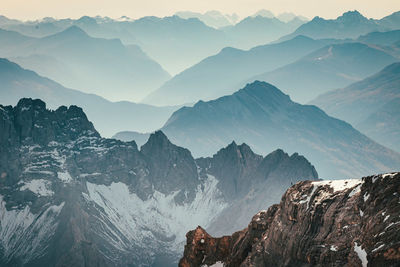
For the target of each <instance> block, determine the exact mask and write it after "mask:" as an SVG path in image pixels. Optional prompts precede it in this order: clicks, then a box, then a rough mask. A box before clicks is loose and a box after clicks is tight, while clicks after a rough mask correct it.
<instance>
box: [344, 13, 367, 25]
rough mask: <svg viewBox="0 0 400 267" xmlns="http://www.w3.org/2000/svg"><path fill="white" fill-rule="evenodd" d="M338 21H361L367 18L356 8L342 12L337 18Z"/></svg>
mask: <svg viewBox="0 0 400 267" xmlns="http://www.w3.org/2000/svg"><path fill="white" fill-rule="evenodd" d="M337 20H338V21H342V22H345V23H346V22H353V23H354V22H361V21H366V20H368V19H367V18H366V17H364V16H363V15H362V14H361V13H360V12H358V11H357V10H353V11H347V12H345V13H343V15H342V16H340V17H338V18H337Z"/></svg>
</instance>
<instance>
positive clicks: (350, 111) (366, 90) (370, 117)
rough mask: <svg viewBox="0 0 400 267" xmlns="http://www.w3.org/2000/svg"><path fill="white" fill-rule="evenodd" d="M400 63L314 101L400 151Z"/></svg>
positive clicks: (328, 111)
mask: <svg viewBox="0 0 400 267" xmlns="http://www.w3.org/2000/svg"><path fill="white" fill-rule="evenodd" d="M399 88H400V63H394V64H392V65H390V66H388V67H386V68H384V69H383V70H381V71H380V72H378V73H377V74H375V75H372V76H371V77H368V78H366V79H364V80H362V81H360V82H357V83H354V84H352V85H350V86H348V87H346V88H343V89H337V90H334V91H331V92H328V93H326V94H323V95H321V96H319V97H317V98H316V99H314V100H313V101H312V102H311V103H312V104H314V105H317V106H319V107H321V108H322V109H323V110H325V111H326V112H327V113H328V114H330V115H332V116H335V117H337V118H340V119H343V120H346V121H348V122H350V123H351V124H352V125H354V126H355V127H356V128H357V129H360V130H361V131H362V132H363V133H365V134H366V135H367V136H370V137H371V138H373V139H374V140H376V141H378V142H380V143H381V144H384V145H386V146H387V147H390V148H392V149H395V150H397V151H400V145H399V144H400V139H399V135H400V128H399V123H398V118H399V116H398V114H399V99H400V90H399Z"/></svg>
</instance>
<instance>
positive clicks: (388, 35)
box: [357, 30, 400, 46]
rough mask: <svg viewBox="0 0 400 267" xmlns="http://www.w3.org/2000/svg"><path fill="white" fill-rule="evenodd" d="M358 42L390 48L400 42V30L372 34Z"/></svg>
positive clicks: (364, 36) (362, 37)
mask: <svg viewBox="0 0 400 267" xmlns="http://www.w3.org/2000/svg"><path fill="white" fill-rule="evenodd" d="M357 41H358V42H361V43H367V44H375V45H385V46H390V45H392V44H394V43H396V42H398V41H400V30H395V31H387V32H371V33H368V34H366V35H362V36H360V37H358V38H357Z"/></svg>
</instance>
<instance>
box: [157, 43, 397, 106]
mask: <svg viewBox="0 0 400 267" xmlns="http://www.w3.org/2000/svg"><path fill="white" fill-rule="evenodd" d="M397 60H398V59H397V58H395V57H393V56H391V55H389V54H387V53H385V52H384V51H382V49H379V48H375V47H373V46H368V45H365V44H361V43H343V44H333V45H328V46H326V47H323V48H321V49H319V50H317V51H315V52H312V53H311V54H309V55H307V56H305V57H303V58H301V59H299V60H298V61H296V62H294V63H292V64H289V65H286V66H284V67H281V68H279V69H276V70H273V71H271V72H267V73H264V74H260V75H257V76H255V77H252V78H251V79H249V80H248V81H249V82H252V81H254V80H261V81H266V82H269V83H272V84H274V85H276V86H278V87H279V88H280V89H281V90H283V91H284V92H285V93H287V94H289V95H290V96H291V97H292V98H293V99H294V100H295V101H297V102H301V103H307V102H309V101H311V100H312V99H314V98H315V97H317V96H318V95H320V94H322V93H324V92H327V91H329V90H333V89H336V88H341V87H344V86H347V85H349V84H351V83H353V82H355V81H359V80H362V79H364V78H366V77H368V76H369V75H372V74H374V73H376V72H377V71H379V70H380V69H382V68H383V67H385V66H387V65H389V64H391V63H393V62H396V61H397ZM156 92H157V91H156Z"/></svg>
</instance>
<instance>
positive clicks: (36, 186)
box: [20, 179, 54, 197]
mask: <svg viewBox="0 0 400 267" xmlns="http://www.w3.org/2000/svg"><path fill="white" fill-rule="evenodd" d="M49 187H51V183H50V182H49V181H47V180H43V179H35V180H31V181H29V182H26V183H25V184H24V185H23V186H21V188H20V191H25V190H29V191H31V192H33V193H35V194H36V195H38V196H41V197H49V196H52V195H53V194H54V192H53V191H51V190H50V189H49Z"/></svg>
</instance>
